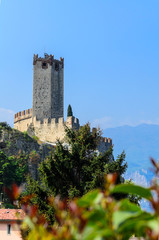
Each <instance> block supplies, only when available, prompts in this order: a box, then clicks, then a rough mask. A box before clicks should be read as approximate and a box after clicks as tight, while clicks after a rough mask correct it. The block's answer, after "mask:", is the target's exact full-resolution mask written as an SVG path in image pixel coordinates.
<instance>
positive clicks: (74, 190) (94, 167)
mask: <svg viewBox="0 0 159 240" xmlns="http://www.w3.org/2000/svg"><path fill="white" fill-rule="evenodd" d="M66 136H67V142H68V144H67V145H66V144H65V145H63V144H62V143H61V142H60V141H58V142H57V145H56V149H55V151H54V152H53V153H52V155H51V156H50V157H49V158H48V159H46V160H45V161H44V162H42V163H41V165H40V168H39V177H40V179H39V181H37V182H35V181H34V180H33V179H31V178H28V181H27V185H26V194H34V197H33V198H32V200H31V202H32V203H34V204H37V205H38V206H39V209H40V212H41V213H42V212H43V214H44V215H45V216H47V219H50V222H53V220H54V219H53V217H51V218H50V216H51V215H50V211H51V210H50V208H48V202H47V201H46V198H48V197H49V196H50V195H53V196H56V195H60V197H61V198H62V199H64V198H69V199H72V198H74V197H79V196H82V195H84V194H86V193H87V192H88V191H90V190H92V189H95V188H101V189H104V184H105V178H104V175H105V174H108V173H114V172H116V173H117V174H118V178H117V183H121V182H122V180H123V179H122V177H121V175H122V174H123V173H124V172H125V171H126V168H127V164H126V163H125V162H124V161H125V154H124V153H122V154H121V155H119V156H118V158H117V160H116V161H115V160H112V158H113V153H112V148H110V149H109V150H108V151H107V152H105V153H104V154H103V155H102V154H100V153H99V152H98V151H97V150H96V149H97V146H98V144H99V141H100V138H101V131H100V130H99V129H97V130H95V131H93V132H91V131H90V126H89V124H86V125H84V126H83V127H81V128H80V129H79V131H75V130H72V129H68V128H66ZM110 160H111V161H110ZM116 196H118V197H123V196H125V195H123V194H116ZM47 209H48V211H47Z"/></svg>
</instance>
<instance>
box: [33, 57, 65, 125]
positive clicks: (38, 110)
mask: <svg viewBox="0 0 159 240" xmlns="http://www.w3.org/2000/svg"><path fill="white" fill-rule="evenodd" d="M63 76H64V59H63V58H60V60H56V59H54V56H53V55H48V54H45V57H44V58H41V57H40V58H39V57H38V55H34V58H33V116H32V117H33V118H34V117H36V120H40V121H43V120H44V119H46V118H47V119H49V120H51V119H52V118H55V119H58V118H61V117H63V78H64V77H63Z"/></svg>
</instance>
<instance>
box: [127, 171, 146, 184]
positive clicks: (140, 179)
mask: <svg viewBox="0 0 159 240" xmlns="http://www.w3.org/2000/svg"><path fill="white" fill-rule="evenodd" d="M144 171H146V170H144V169H142V172H144ZM125 178H126V179H127V178H128V179H132V181H133V182H134V183H135V184H137V185H140V186H143V187H148V181H147V179H146V177H145V176H144V175H142V174H140V173H139V172H138V171H136V172H134V173H131V174H129V175H128V174H126V175H125Z"/></svg>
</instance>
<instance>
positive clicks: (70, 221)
mask: <svg viewBox="0 0 159 240" xmlns="http://www.w3.org/2000/svg"><path fill="white" fill-rule="evenodd" d="M152 163H153V165H154V167H155V173H156V178H155V179H154V180H153V181H152V185H151V187H150V188H144V187H141V186H137V185H134V184H130V183H127V184H120V185H114V184H115V181H116V177H117V175H116V174H107V175H106V181H105V190H104V191H101V190H99V189H96V190H93V191H90V192H88V193H87V194H86V195H84V196H83V197H82V198H79V199H74V200H71V201H69V202H68V201H66V200H61V199H60V198H59V197H58V196H57V197H53V196H52V197H51V196H50V197H49V199H48V201H49V204H50V205H51V206H53V207H54V208H55V218H56V222H55V223H54V224H53V225H52V226H50V225H49V224H48V221H47V220H46V219H45V218H44V216H42V215H40V214H39V211H38V207H37V206H30V204H29V202H30V199H31V196H28V197H24V198H23V199H22V201H21V202H22V207H23V209H25V211H26V212H27V213H28V214H27V217H26V218H25V220H24V222H23V225H22V229H23V231H24V230H25V229H27V230H28V227H29V228H30V232H29V234H28V236H27V237H26V239H27V240H31V239H35V240H36V239H38V240H46V239H48V240H62V239H65V240H66V239H67V240H81V239H82V240H97V239H98V240H105V239H110V240H128V239H130V238H131V236H132V235H135V236H136V237H138V238H141V237H143V238H144V239H147V240H158V239H159V210H158V209H159V183H158V174H159V163H156V162H155V161H154V160H152ZM119 191H122V192H123V193H126V194H132V193H133V194H134V193H135V194H136V195H138V196H140V197H143V198H145V199H147V200H148V201H149V202H150V204H151V206H152V208H153V212H152V213H149V212H145V211H143V210H141V209H140V207H139V206H137V205H136V204H134V203H131V202H130V201H129V200H128V199H124V200H118V201H117V200H115V199H114V198H113V196H112V193H116V192H119Z"/></svg>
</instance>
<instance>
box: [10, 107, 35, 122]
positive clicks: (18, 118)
mask: <svg viewBox="0 0 159 240" xmlns="http://www.w3.org/2000/svg"><path fill="white" fill-rule="evenodd" d="M31 117H32V108H30V109H27V110H23V111H20V112H18V113H16V114H15V115H14V123H16V122H18V121H21V120H24V119H28V118H31Z"/></svg>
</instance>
